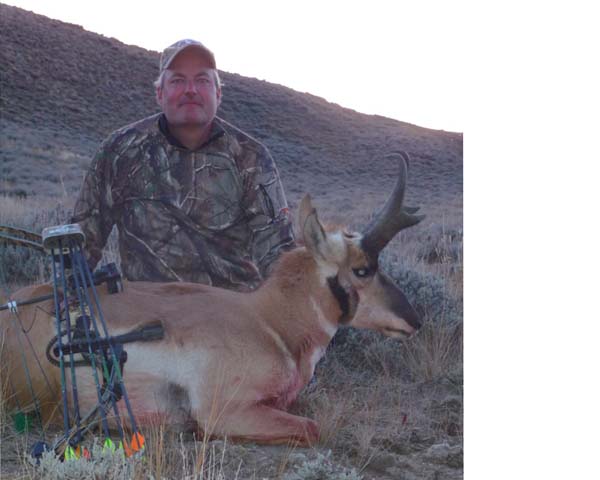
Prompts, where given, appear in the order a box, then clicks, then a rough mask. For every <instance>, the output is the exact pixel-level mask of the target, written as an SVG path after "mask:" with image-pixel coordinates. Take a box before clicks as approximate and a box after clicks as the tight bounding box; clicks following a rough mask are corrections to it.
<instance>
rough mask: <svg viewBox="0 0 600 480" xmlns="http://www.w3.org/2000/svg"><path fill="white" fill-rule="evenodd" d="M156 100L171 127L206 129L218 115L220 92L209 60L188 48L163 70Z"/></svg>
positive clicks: (195, 50) (193, 49)
mask: <svg viewBox="0 0 600 480" xmlns="http://www.w3.org/2000/svg"><path fill="white" fill-rule="evenodd" d="M156 99H157V101H158V104H159V105H160V107H161V108H162V111H163V112H164V114H165V116H166V117H167V121H168V122H169V124H170V125H173V126H177V127H183V126H198V127H205V126H206V125H209V124H210V123H211V122H212V121H213V119H214V118H215V115H216V114H217V108H218V107H219V104H220V102H221V89H220V88H218V87H217V85H216V82H215V75H214V70H213V69H212V68H210V64H209V62H208V60H207V59H206V58H205V57H204V55H203V54H202V53H201V52H200V51H198V50H197V49H195V48H193V47H188V48H186V49H185V50H183V51H182V52H181V53H180V54H179V55H177V56H176V57H175V58H174V59H173V61H172V62H171V64H170V65H169V68H168V69H167V70H166V71H165V75H164V79H163V82H162V85H161V86H159V87H158V88H157V89H156Z"/></svg>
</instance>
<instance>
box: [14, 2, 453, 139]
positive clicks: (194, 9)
mask: <svg viewBox="0 0 600 480" xmlns="http://www.w3.org/2000/svg"><path fill="white" fill-rule="evenodd" d="M3 1H4V0H3ZM4 3H7V4H10V5H15V6H18V7H20V8H24V9H26V10H31V11H33V12H35V13H39V14H42V15H46V16H48V17H50V18H54V19H58V20H61V21H65V22H68V23H74V24H78V25H81V26H82V27H84V28H85V29H86V30H89V31H92V32H96V33H100V34H102V35H105V36H108V37H114V38H116V39H118V40H120V41H122V42H124V43H126V44H130V45H137V46H140V47H144V48H146V49H149V50H154V51H162V50H163V49H164V48H165V47H166V46H168V45H170V44H172V43H174V42H175V41H177V40H179V39H181V38H195V39H197V40H200V41H201V42H203V43H204V44H205V45H206V46H207V47H209V48H210V49H211V50H213V52H214V53H215V56H216V59H217V66H218V68H219V69H220V70H224V71H226V72H231V73H238V74H240V75H244V76H249V77H255V78H259V79H262V80H266V81H268V82H273V83H278V84H282V85H285V86H287V87H290V88H293V89H294V90H297V91H300V92H309V93H312V94H314V95H317V96H320V97H323V98H325V99H327V100H329V101H331V102H334V103H337V104H339V105H342V106H344V107H348V108H352V109H354V110H357V111H359V112H363V113H369V114H379V115H383V116H386V117H390V118H394V119H396V120H401V121H405V122H409V123H413V124H416V125H419V126H423V127H428V128H434V129H443V130H449V131H463V130H464V126H465V119H464V109H463V108H462V101H463V99H464V94H465V91H464V90H465V86H464V85H463V82H462V78H461V75H462V58H463V51H464V48H463V40H464V38H463V35H464V33H463V32H464V31H463V29H461V28H460V24H461V23H462V22H464V21H465V20H464V19H462V18H461V9H460V8H456V7H455V6H454V5H453V2H433V1H427V0H422V1H418V2H416V1H415V2H402V1H380V0H362V1H353V0H346V1H337V0H330V1H327V0H320V1H313V0H303V1H301V2H300V1H286V0H278V1H270V0H265V1H261V0H253V1H238V0H211V1H204V0H195V1H184V0H180V1H174V2H127V1H123V0H119V1H115V0H103V1H102V2H90V1H59V0H52V1H47V0H46V1H40V0H37V1H36V0H7V1H4Z"/></svg>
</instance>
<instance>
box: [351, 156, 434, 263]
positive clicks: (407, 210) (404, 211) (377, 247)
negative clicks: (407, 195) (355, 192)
mask: <svg viewBox="0 0 600 480" xmlns="http://www.w3.org/2000/svg"><path fill="white" fill-rule="evenodd" d="M392 156H393V157H395V158H398V157H399V158H398V160H399V161H398V164H399V167H400V168H399V173H398V178H397V180H396V185H395V186H394V190H393V191H392V194H391V195H390V197H389V198H388V200H387V202H386V203H385V205H384V207H383V208H382V209H381V211H380V212H379V213H378V214H377V215H376V216H375V218H374V219H373V220H372V221H371V223H369V225H368V226H367V228H365V230H364V232H363V238H362V240H361V245H362V248H363V249H364V250H365V252H367V253H368V254H369V256H371V257H376V256H378V255H379V252H381V250H383V249H384V247H385V246H386V245H387V244H388V243H389V242H390V240H391V239H392V238H394V236H396V234H397V233H398V232H399V231H400V230H402V229H404V228H408V227H411V226H413V225H416V224H417V223H419V222H420V221H421V220H423V219H424V218H425V216H424V215H414V214H415V213H416V212H417V211H418V210H419V208H418V207H404V206H403V203H404V191H405V188H406V175H407V171H408V163H409V157H408V154H407V153H406V152H395V153H394V154H392V155H388V157H392Z"/></svg>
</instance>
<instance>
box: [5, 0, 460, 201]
mask: <svg viewBox="0 0 600 480" xmlns="http://www.w3.org/2000/svg"><path fill="white" fill-rule="evenodd" d="M0 44H1V45H2V48H0V65H2V67H1V68H2V75H1V77H0V109H1V112H2V115H1V119H0V140H1V142H2V143H1V144H2V149H1V153H0V160H1V163H2V167H1V170H0V171H1V175H2V182H1V184H0V193H1V191H5V192H15V191H17V190H22V191H24V192H26V193H27V194H32V193H38V194H62V193H64V192H65V191H66V192H68V193H72V192H74V191H76V190H77V188H78V187H79V184H80V181H81V177H82V175H83V172H84V170H85V168H86V167H87V165H88V164H89V161H90V158H91V156H92V155H93V152H94V150H95V148H96V146H97V145H98V142H99V141H100V140H101V139H102V138H103V137H104V136H106V135H107V134H108V133H110V132H111V131H112V130H115V129H116V128H118V127H120V126H122V125H125V124H127V123H129V122H132V121H134V120H136V119H139V118H142V117H144V116H147V115H150V114H152V113H154V112H156V111H157V106H156V104H155V102H154V97H153V95H154V94H153V87H152V82H153V80H154V79H155V77H156V75H157V70H158V55H159V54H158V53H157V52H151V51H148V50H145V49H143V48H139V47H135V46H129V45H125V44H123V43H121V42H119V41H118V40H115V39H113V38H106V37H104V36H102V35H98V34H95V33H91V32H88V31H85V30H84V29H82V28H81V27H79V26H76V25H71V24H66V23H63V22H59V21H56V20H51V19H49V18H46V17H43V16H40V15H36V14H33V13H31V12H27V11H25V10H21V9H18V8H15V7H10V6H6V5H0ZM216 53H217V58H218V51H217V52H216ZM221 73H222V78H223V80H224V83H225V88H224V99H223V104H222V106H221V109H220V112H219V114H220V115H221V116H222V117H223V118H225V119H226V120H229V121H231V122H233V123H234V124H236V125H238V126H239V127H241V128H243V129H245V130H246V131H248V132H249V133H250V134H251V135H253V136H255V137H257V138H258V139H260V140H262V141H263V142H264V143H265V144H266V145H267V146H268V147H269V148H270V149H271V151H272V153H273V155H274V156H275V158H276V161H277V163H278V165H279V168H280V170H281V174H282V177H283V182H284V185H285V187H286V190H287V192H288V195H289V196H290V200H291V203H292V205H293V204H294V203H295V202H296V201H297V199H298V198H299V196H300V195H301V194H302V193H304V192H305V191H309V192H311V193H313V194H314V195H315V196H316V197H325V198H326V200H327V199H330V198H329V197H332V196H335V192H336V191H339V192H340V193H341V192H343V194H344V198H348V199H350V198H356V196H357V195H361V196H364V195H365V192H366V199H367V200H369V199H370V198H371V197H374V199H375V200H378V199H379V196H380V195H379V192H382V189H383V191H385V190H386V188H387V187H388V186H390V185H391V183H392V180H393V175H394V165H392V164H390V163H389V162H387V161H386V160H384V159H383V158H382V156H383V155H384V154H385V153H387V152H389V151H393V150H397V149H404V150H407V151H408V152H409V153H410V154H411V155H412V157H413V160H414V161H413V165H412V172H411V192H412V194H414V195H415V197H416V198H417V199H418V200H419V201H420V202H421V203H423V202H426V203H431V204H438V203H444V204H449V205H452V206H454V207H460V206H461V196H462V134H458V133H450V132H444V131H436V130H430V129H425V128H420V127H417V126H414V125H410V124H408V123H403V122H398V121H395V120H391V119H388V118H384V117H380V116H376V115H365V114H361V113H357V112H355V111H353V110H350V109H346V108H342V107H340V106H338V105H335V104H332V103H329V102H327V101H325V100H324V99H322V98H319V97H315V96H313V95H310V94H306V93H299V92H296V91H294V90H291V89H289V88H286V87H283V86H281V85H275V84H271V83H268V82H265V81H260V80H257V79H254V78H247V77H242V76H240V75H237V74H233V73H228V72H221ZM391 101H393V100H391Z"/></svg>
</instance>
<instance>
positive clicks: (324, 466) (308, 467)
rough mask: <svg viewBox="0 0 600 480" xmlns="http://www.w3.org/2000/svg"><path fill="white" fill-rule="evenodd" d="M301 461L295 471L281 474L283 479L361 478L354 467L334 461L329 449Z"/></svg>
mask: <svg viewBox="0 0 600 480" xmlns="http://www.w3.org/2000/svg"><path fill="white" fill-rule="evenodd" d="M303 457H304V455H302V456H301V459H302V463H301V464H300V465H299V466H297V467H296V468H295V471H293V472H288V473H286V474H285V475H284V476H283V480H325V479H327V480H361V479H362V478H363V477H362V475H359V474H358V473H357V472H356V470H355V469H354V468H351V469H350V468H346V467H343V466H341V465H338V464H336V463H334V462H333V461H332V459H331V450H328V451H327V452H325V453H324V454H323V453H320V452H318V453H317V456H316V458H314V459H313V460H305V459H303Z"/></svg>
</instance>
